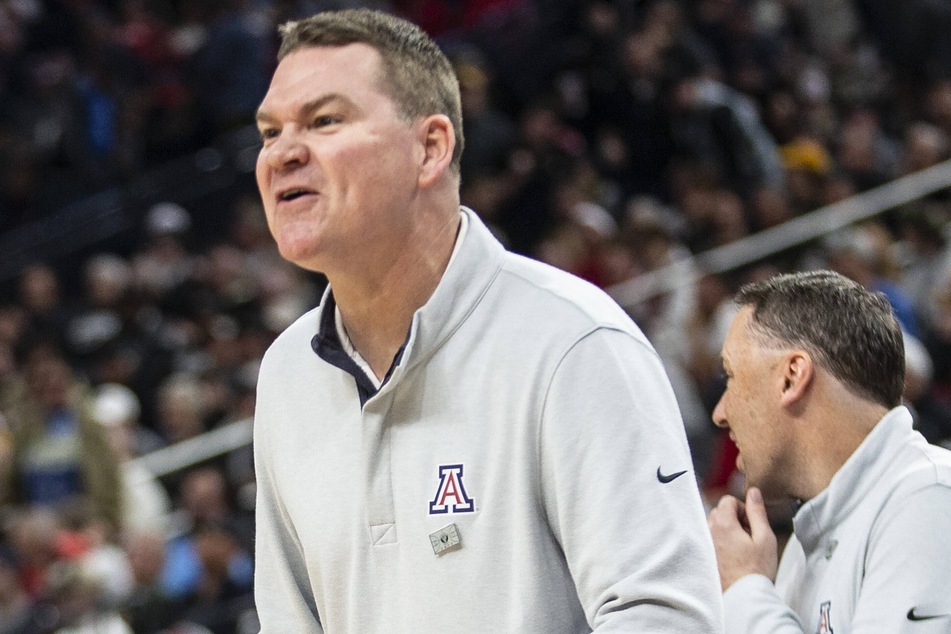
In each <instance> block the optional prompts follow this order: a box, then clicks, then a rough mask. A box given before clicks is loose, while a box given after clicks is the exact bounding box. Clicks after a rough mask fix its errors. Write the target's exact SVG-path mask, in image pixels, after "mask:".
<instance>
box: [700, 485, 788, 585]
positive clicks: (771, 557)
mask: <svg viewBox="0 0 951 634" xmlns="http://www.w3.org/2000/svg"><path fill="white" fill-rule="evenodd" d="M707 522H708V523H709V525H710V534H711V535H712V536H713V545H714V547H715V548H716V552H717V567H718V568H719V569H720V586H721V587H722V588H723V590H724V591H726V589H727V588H729V587H730V586H731V585H733V582H735V581H736V580H737V579H739V578H740V577H744V576H746V575H749V574H754V573H758V574H761V575H766V576H767V577H769V578H770V579H771V580H773V581H775V580H776V568H777V561H778V556H777V552H776V535H774V534H773V531H772V529H771V528H770V527H769V520H768V519H767V518H766V505H765V504H764V503H763V494H762V493H761V492H760V490H759V489H757V488H755V487H751V488H750V489H749V490H748V491H747V492H746V505H745V506H744V504H743V502H740V501H739V500H737V499H736V498H735V497H733V496H732V495H725V496H723V497H722V498H721V499H720V502H719V504H717V506H716V508H715V509H713V510H712V511H710V515H709V516H708V517H707Z"/></svg>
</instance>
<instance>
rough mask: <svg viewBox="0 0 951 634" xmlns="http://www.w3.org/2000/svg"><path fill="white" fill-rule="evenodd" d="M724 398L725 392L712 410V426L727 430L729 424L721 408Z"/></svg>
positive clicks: (723, 409)
mask: <svg viewBox="0 0 951 634" xmlns="http://www.w3.org/2000/svg"><path fill="white" fill-rule="evenodd" d="M725 398H726V392H723V395H722V396H720V400H719V401H717V406H716V407H714V408H713V416H712V418H713V424H714V425H716V426H717V427H722V428H724V429H725V428H727V427H729V424H728V423H727V421H726V411H725V408H724V407H723V401H724V399H725Z"/></svg>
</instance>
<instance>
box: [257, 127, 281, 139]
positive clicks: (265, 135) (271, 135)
mask: <svg viewBox="0 0 951 634" xmlns="http://www.w3.org/2000/svg"><path fill="white" fill-rule="evenodd" d="M258 134H260V135H261V141H268V140H270V139H276V138H277V135H278V134H279V130H278V129H277V128H260V129H259V130H258Z"/></svg>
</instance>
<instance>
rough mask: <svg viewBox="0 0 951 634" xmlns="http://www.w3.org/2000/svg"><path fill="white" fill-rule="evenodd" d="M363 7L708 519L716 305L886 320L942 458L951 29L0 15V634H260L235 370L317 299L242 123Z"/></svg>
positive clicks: (764, 14)
mask: <svg viewBox="0 0 951 634" xmlns="http://www.w3.org/2000/svg"><path fill="white" fill-rule="evenodd" d="M356 6H369V7H374V8H379V9H383V10H387V11H390V12H393V13H396V14H398V15H401V16H403V17H406V18H408V19H410V20H412V21H414V22H415V23H417V24H419V25H420V26H421V27H422V28H423V29H425V30H426V31H427V32H428V33H429V34H430V35H432V36H433V37H434V38H435V39H436V41H437V42H438V43H439V44H440V45H441V46H442V47H443V49H444V50H445V51H446V53H447V54H448V55H449V57H450V59H451V60H452V61H453V63H454V64H455V66H456V70H457V74H458V77H459V83H460V88H461V92H462V100H463V112H464V125H465V137H466V150H465V153H464V155H463V159H462V199H463V203H464V204H466V205H468V206H470V207H472V208H473V209H474V210H475V211H476V212H477V213H478V214H479V215H480V216H481V217H482V218H483V220H484V221H485V222H486V223H487V224H488V225H489V226H490V228H491V229H492V230H493V231H494V232H495V233H496V235H497V236H498V237H499V239H500V240H502V242H503V243H504V244H506V246H507V247H508V248H509V249H511V250H513V251H516V252H519V253H522V254H525V255H528V256H530V257H533V258H536V259H539V260H543V261H545V262H548V263H551V264H553V265H555V266H557V267H560V268H562V269H564V270H567V271H570V272H572V273H574V274H576V275H579V276H581V277H583V278H585V279H588V280H590V281H591V282H593V283H594V284H597V285H598V286H601V287H602V288H605V289H606V290H607V291H608V292H609V293H611V294H612V295H613V296H614V297H615V298H616V299H617V301H618V302H619V303H620V304H621V305H622V306H624V308H625V309H627V310H628V311H629V312H630V314H631V315H632V316H633V317H634V319H635V321H637V323H638V324H639V325H640V326H641V328H642V329H643V330H644V331H645V333H646V334H647V335H648V337H649V338H650V340H651V341H652V343H653V344H654V346H655V347H656V348H657V350H658V352H659V353H660V355H661V357H662V358H663V360H664V362H665V365H666V368H667V371H668V374H669V375H670V378H671V381H672V383H673V385H674V388H675V392H676V394H677V399H678V402H679V405H680V407H681V411H682V413H683V417H684V424H685V428H686V431H687V434H688V438H689V440H690V443H691V448H692V450H693V455H694V460H695V466H696V474H697V477H698V480H699V482H700V484H701V487H702V489H703V490H704V492H705V494H706V495H708V496H709V498H710V499H711V500H713V501H715V500H716V499H717V497H718V496H719V494H720V493H721V492H723V491H728V490H736V489H737V488H739V487H742V482H741V480H740V479H739V477H738V475H737V474H736V473H735V472H734V457H735V450H734V448H733V447H732V445H731V444H730V441H729V439H728V438H727V437H726V436H725V435H723V433H722V432H721V431H720V430H717V429H716V428H715V427H714V426H713V424H712V423H711V422H710V412H711V411H712V408H713V405H714V404H715V403H716V400H717V399H718V398H719V395H720V393H721V392H722V389H723V384H722V379H721V376H720V368H719V351H720V345H721V343H722V340H723V337H724V336H725V329H726V327H727V325H728V324H729V321H730V319H731V317H732V314H733V310H734V309H733V307H732V306H731V304H730V301H729V298H730V296H731V295H732V293H733V292H734V291H735V290H736V288H737V287H738V286H739V285H740V284H742V283H744V282H746V281H751V280H755V279H761V278H763V277H765V276H768V275H771V274H773V273H776V272H779V271H792V270H805V269H812V268H820V267H821V268H833V269H835V270H838V271H840V272H842V273H844V274H846V275H848V276H850V277H852V278H853V279H855V280H857V281H858V282H860V283H862V284H863V285H866V286H867V287H869V288H873V289H876V290H879V291H881V292H883V293H885V295H886V296H887V297H888V298H889V300H890V301H891V302H892V305H893V306H894V308H895V311H896V313H897V315H898V317H899V319H900V321H901V323H902V325H903V327H904V329H905V333H906V351H907V366H908V372H907V374H908V376H907V382H906V401H907V403H908V405H909V406H910V407H911V408H912V410H913V412H914V414H915V418H916V424H917V426H918V428H919V429H920V431H922V433H923V434H925V436H926V437H927V438H928V440H929V441H931V442H933V443H937V444H946V445H947V444H948V443H949V442H951V248H949V246H948V239H949V237H951V232H949V231H951V230H949V218H951V190H949V186H951V162H949V159H951V153H949V149H951V146H949V142H951V5H949V4H948V3H947V2H946V1H945V0H616V1H608V0H441V1H437V0H400V1H397V0H394V1H391V2H385V1H382V0H381V1H378V2H356V1H350V2H348V1H344V0H341V1H336V2H334V1H330V0H327V1H319V0H297V1H281V0H274V1H268V0H192V1H186V0H0V634H13V633H19V634H23V633H27V632H30V633H32V632H93V631H95V632H117V633H122V632H130V631H131V632H147V633H148V632H165V633H169V634H172V633H190V632H196V633H204V632H213V633H215V634H218V633H231V632H238V633H240V634H243V633H245V632H256V631H257V623H256V618H255V614H254V610H253V601H252V597H251V579H252V571H253V560H252V554H253V542H252V540H253V530H254V527H253V513H254V474H253V469H252V462H251V450H250V446H249V442H250V417H251V415H252V414H253V409H254V390H255V384H256V378H257V367H258V361H259V359H260V357H261V355H262V353H263V351H264V350H265V349H266V347H267V346H268V345H269V343H270V342H271V341H272V340H273V338H274V337H275V336H276V335H277V333H279V332H280V331H281V330H283V328H285V327H286V326H288V325H289V324H290V323H291V322H292V321H293V320H294V319H295V318H296V317H297V316H299V315H300V314H302V313H303V312H304V311H306V310H308V309H309V308H311V307H313V306H315V305H316V303H317V301H318V300H319V297H320V293H321V291H322V289H323V288H324V286H325V283H326V282H325V280H324V279H323V278H322V277H321V276H320V275H316V274H311V273H306V272H303V271H301V270H298V269H296V268H294V267H293V266H291V265H289V264H287V263H285V262H283V261H282V260H281V259H280V257H279V256H278V254H277V252H276V249H275V248H274V246H273V244H272V242H271V239H270V235H269V234H268V231H267V227H266V224H265V221H264V215H263V211H262V208H261V205H260V201H259V199H258V196H257V192H256V189H255V185H254V178H253V170H254V162H255V159H256V155H257V151H258V146H259V139H258V134H257V131H256V130H255V128H254V126H253V125H252V123H253V115H254V112H255V110H256V108H257V106H258V104H259V103H260V100H261V98H262V97H263V95H264V93H265V91H266V89H267V85H268V81H269V78H270V74H271V72H272V71H273V69H274V66H275V55H276V48H277V39H276V37H275V34H276V32H275V27H276V25H278V24H280V23H282V22H284V21H286V20H289V19H295V18H300V17H305V16H307V15H310V14H312V13H314V12H317V11H320V10H325V9H333V8H345V7H356Z"/></svg>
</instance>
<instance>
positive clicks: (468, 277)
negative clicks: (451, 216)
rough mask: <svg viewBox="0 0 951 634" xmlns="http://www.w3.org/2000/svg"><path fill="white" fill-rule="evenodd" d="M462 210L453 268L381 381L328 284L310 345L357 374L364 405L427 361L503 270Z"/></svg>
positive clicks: (494, 249) (482, 232) (489, 239)
mask: <svg viewBox="0 0 951 634" xmlns="http://www.w3.org/2000/svg"><path fill="white" fill-rule="evenodd" d="M460 212H461V213H462V216H463V218H462V220H461V224H460V228H459V235H458V237H457V239H456V245H455V247H454V248H453V252H452V255H451V257H450V259H449V266H447V267H446V271H445V273H443V276H442V279H441V280H440V281H439V284H438V285H437V286H436V290H435V291H434V292H433V295H432V297H430V298H429V301H427V302H426V304H425V305H423V306H422V307H421V308H419V309H418V310H417V311H416V312H415V313H414V315H413V320H412V322H411V324H410V329H409V333H408V335H407V338H406V341H405V342H404V344H403V346H402V347H401V348H400V349H399V351H398V352H397V354H396V357H395V358H394V359H393V364H392V365H391V366H390V369H389V371H388V372H387V375H386V376H385V377H384V378H383V381H382V382H378V381H377V380H376V377H372V378H371V376H370V375H371V374H372V370H370V369H369V367H368V366H367V364H366V362H365V361H363V359H361V358H359V353H357V352H356V350H354V349H353V347H352V345H351V344H350V341H349V337H347V335H346V332H345V330H343V329H342V328H338V327H337V319H336V314H337V312H338V311H337V305H336V302H335V300H334V297H333V289H332V288H331V287H330V286H328V287H327V290H326V291H325V292H324V297H323V299H322V300H321V303H320V315H319V317H318V330H317V334H316V335H315V336H314V337H313V339H312V340H311V347H312V348H313V350H314V352H316V353H317V355H318V356H319V357H320V358H321V359H323V360H324V361H326V362H327V363H330V364H332V365H335V366H337V367H338V368H340V369H342V370H344V371H346V372H348V373H349V374H351V375H353V377H354V379H355V380H356V382H357V390H358V392H359V394H360V402H361V405H362V404H363V403H365V402H366V401H367V399H369V398H371V397H372V396H373V395H375V394H376V393H377V392H378V391H381V390H383V389H385V388H386V387H387V385H388V384H390V383H392V382H394V381H396V379H397V377H398V376H402V375H403V374H404V373H405V372H407V371H409V370H410V369H412V368H413V367H414V366H415V365H417V364H418V363H421V362H422V361H425V360H426V359H428V358H429V357H430V356H431V355H432V354H433V353H434V352H435V351H436V350H437V349H438V348H439V347H440V346H441V345H442V344H443V342H444V341H445V340H446V339H447V338H448V337H449V336H450V335H451V334H452V333H453V332H454V331H455V330H456V329H457V328H458V327H459V326H460V325H461V324H462V323H463V322H464V321H465V319H466V317H468V315H469V313H470V312H471V311H472V310H473V309H474V308H475V306H476V305H477V304H478V302H479V300H480V299H481V298H482V296H483V294H484V293H485V291H486V290H487V289H488V287H489V285H490V284H491V282H492V280H494V279H495V277H496V275H498V272H499V270H500V269H501V268H502V260H503V257H504V254H505V249H504V248H503V247H502V245H501V244H500V243H499V242H498V240H496V239H495V237H493V236H492V234H491V233H490V232H489V230H488V229H487V228H486V226H485V225H484V224H483V223H482V221H481V220H480V219H479V217H478V216H477V215H476V214H475V213H474V212H473V211H472V210H470V209H468V208H466V207H462V208H460ZM340 325H341V326H342V323H341V324H340ZM348 347H349V351H348ZM351 352H352V353H351ZM354 355H356V357H355V356H354ZM391 379H392V380H391Z"/></svg>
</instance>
